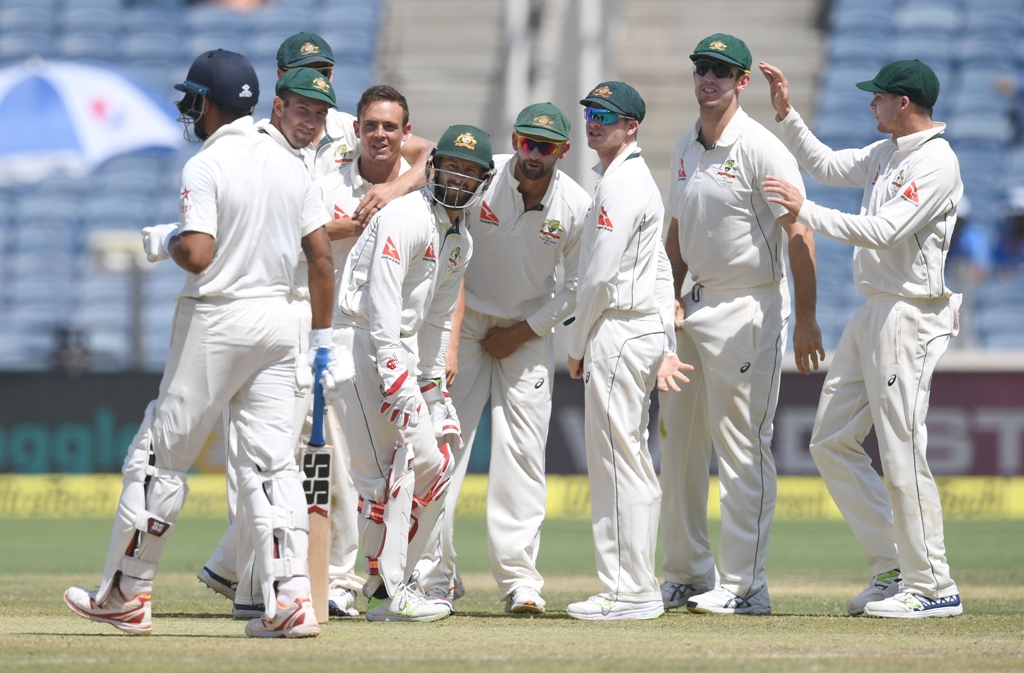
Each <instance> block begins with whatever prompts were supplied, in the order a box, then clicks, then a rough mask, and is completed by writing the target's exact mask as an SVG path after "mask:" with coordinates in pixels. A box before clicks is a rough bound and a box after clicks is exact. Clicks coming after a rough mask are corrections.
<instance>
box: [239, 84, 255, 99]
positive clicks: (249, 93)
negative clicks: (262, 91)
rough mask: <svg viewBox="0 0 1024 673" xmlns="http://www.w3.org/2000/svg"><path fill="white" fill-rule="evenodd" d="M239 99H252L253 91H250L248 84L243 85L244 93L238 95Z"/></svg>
mask: <svg viewBox="0 0 1024 673" xmlns="http://www.w3.org/2000/svg"><path fill="white" fill-rule="evenodd" d="M238 97H239V98H252V91H250V90H249V85H248V84H243V85H242V91H241V92H240V93H239V94H238Z"/></svg>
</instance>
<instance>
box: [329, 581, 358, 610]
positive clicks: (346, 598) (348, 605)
mask: <svg viewBox="0 0 1024 673" xmlns="http://www.w3.org/2000/svg"><path fill="white" fill-rule="evenodd" d="M327 613H328V614H329V615H330V616H331V617H358V616H359V610H358V609H357V608H356V592H354V591H352V590H351V589H346V588H344V587H331V588H330V589H328V591H327Z"/></svg>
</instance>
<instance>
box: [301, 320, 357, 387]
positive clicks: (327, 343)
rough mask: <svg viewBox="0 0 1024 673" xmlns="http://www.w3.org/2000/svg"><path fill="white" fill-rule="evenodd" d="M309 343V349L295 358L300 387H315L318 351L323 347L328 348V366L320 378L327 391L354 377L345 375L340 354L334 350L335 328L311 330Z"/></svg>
mask: <svg viewBox="0 0 1024 673" xmlns="http://www.w3.org/2000/svg"><path fill="white" fill-rule="evenodd" d="M309 343H310V348H309V351H307V352H305V353H301V354H299V357H298V358H296V360H295V382H296V383H297V384H298V385H299V388H312V387H313V383H314V381H313V374H314V371H315V369H316V365H315V361H316V352H317V350H319V349H321V348H326V349H327V367H326V369H324V374H323V377H322V378H321V380H320V383H321V385H323V387H324V391H325V392H326V391H328V390H335V389H337V388H338V386H340V385H341V383H343V382H344V381H347V380H349V379H351V378H352V376H351V375H349V376H347V377H346V376H345V372H344V371H343V369H342V367H341V364H340V363H339V362H338V355H337V353H335V351H334V330H332V329H330V328H326V329H315V330H310V332H309Z"/></svg>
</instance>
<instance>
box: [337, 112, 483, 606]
mask: <svg viewBox="0 0 1024 673" xmlns="http://www.w3.org/2000/svg"><path fill="white" fill-rule="evenodd" d="M493 165H494V164H493V161H492V151H491V140H490V138H489V137H488V136H487V134H486V133H484V132H483V131H481V130H480V129H478V128H475V127H473V126H468V125H459V126H452V127H450V128H449V129H448V130H447V131H445V132H444V134H443V135H442V136H441V138H440V140H439V141H438V143H437V147H436V148H435V150H434V152H433V157H432V159H431V162H430V177H429V178H428V183H427V186H426V187H425V188H423V189H421V190H419V191H418V192H413V193H412V194H408V195H406V196H404V197H402V198H400V199H396V200H395V201H393V202H392V203H390V204H388V205H387V206H386V207H384V208H383V209H381V211H380V212H379V213H377V214H376V215H374V216H373V217H372V218H371V219H370V224H369V226H368V227H367V229H366V230H365V231H364V232H363V233H362V234H361V235H360V237H359V239H358V241H357V242H356V245H355V247H354V248H353V249H352V252H351V253H350V254H349V256H348V259H347V260H346V262H345V268H344V271H343V272H342V281H341V286H342V288H343V290H342V294H341V296H340V297H339V299H338V305H337V309H336V310H335V314H334V326H335V335H336V337H337V338H338V339H339V340H340V343H342V344H344V346H343V347H342V348H340V349H339V351H340V352H341V354H342V356H343V357H347V358H351V359H352V367H353V368H354V371H355V378H354V379H352V380H332V377H331V376H326V377H325V388H326V389H327V391H328V394H329V396H330V398H331V399H332V403H333V404H334V405H335V406H336V408H337V409H338V412H339V415H340V417H341V421H342V429H343V431H344V433H345V441H346V442H347V444H348V446H349V449H350V451H351V460H352V475H353V477H354V479H355V483H356V488H357V489H358V491H359V512H360V515H361V517H360V519H359V523H360V531H359V538H360V546H361V547H362V550H363V554H364V555H365V558H366V571H367V573H368V574H369V579H368V580H367V582H366V584H365V586H364V588H363V593H364V594H365V595H366V597H367V598H368V599H369V603H368V606H367V610H366V618H367V619H368V620H369V621H434V620H437V619H442V618H444V617H447V616H448V615H449V614H450V613H451V610H450V608H449V607H448V606H447V605H445V604H438V603H434V602H431V601H428V600H427V599H426V597H425V596H424V595H423V594H422V593H421V592H420V591H419V590H418V589H417V587H416V584H415V582H412V581H410V580H411V579H412V578H411V575H412V572H413V569H414V566H415V564H416V560H417V559H419V558H420V556H421V555H422V553H423V548H424V540H425V539H426V538H427V537H429V533H430V531H431V530H432V528H433V525H434V523H435V521H436V520H437V517H438V515H439V513H440V511H441V508H442V507H443V505H444V495H445V492H446V490H447V488H448V482H449V480H450V479H451V474H452V468H453V460H452V454H451V451H452V450H451V448H450V444H452V443H456V444H457V443H458V442H459V441H460V437H461V430H460V429H459V423H458V416H457V414H456V413H455V408H454V406H453V405H452V404H451V400H450V398H449V397H448V394H447V391H446V390H445V378H444V376H445V359H446V355H447V349H448V342H449V338H450V331H451V313H452V310H453V309H454V307H455V303H456V301H457V299H458V296H459V288H460V285H461V281H462V276H463V274H464V273H465V269H466V264H467V263H468V262H469V259H470V258H471V256H472V252H473V246H472V239H471V238H470V235H469V231H468V229H467V227H466V220H467V211H468V210H469V209H470V208H472V207H473V206H474V205H475V203H476V202H477V201H478V200H479V198H480V196H481V194H482V192H483V191H484V190H485V189H486V187H487V183H488V182H489V180H490V177H491V175H492V172H493ZM412 337H415V338H416V348H415V349H414V348H411V347H410V345H409V344H408V343H407V340H408V339H410V338H412ZM417 351H418V353H417ZM439 440H440V441H439ZM421 528H422V530H420V529H421ZM417 533H418V534H417ZM410 543H411V544H410Z"/></svg>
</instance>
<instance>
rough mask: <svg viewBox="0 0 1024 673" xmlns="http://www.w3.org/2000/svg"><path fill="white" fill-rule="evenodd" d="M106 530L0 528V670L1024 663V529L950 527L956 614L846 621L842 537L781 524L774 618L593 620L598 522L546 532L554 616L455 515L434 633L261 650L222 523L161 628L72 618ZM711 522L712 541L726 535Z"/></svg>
mask: <svg viewBox="0 0 1024 673" xmlns="http://www.w3.org/2000/svg"><path fill="white" fill-rule="evenodd" d="M109 528H110V522H109V521H95V520H72V521H55V520H54V521H51V520H0V541H2V543H0V545H2V546H0V549H2V551H0V670H3V671H51V670H53V671H56V670H66V669H69V668H71V669H74V670H75V671H76V672H77V671H80V670H81V671H102V670H127V669H128V668H129V667H130V668H131V669H133V670H140V671H144V672H145V673H150V672H156V671H181V670H182V669H187V670H188V671H189V673H192V672H193V671H206V670H216V671H244V672H246V673H252V672H255V671H284V670H290V669H294V668H296V667H297V668H298V670H301V671H309V670H313V669H316V670H321V669H322V670H346V671H352V670H370V671H383V670H393V669H396V667H397V670H400V671H405V670H410V671H445V672H452V671H477V670H481V669H483V670H488V671H490V670H494V671H513V670H516V671H521V670H531V669H537V670H559V671H561V670H566V671H576V670H579V671H644V672H647V671H662V670H666V671H667V670H672V671H680V670H682V671H718V672H720V671H723V670H737V669H743V670H744V671H755V672H760V671H787V672H788V671H851V672H854V671H856V672H857V673H863V672H864V671H866V670H869V671H887V670H892V671H900V672H901V673H907V672H914V671H928V672H929V673H934V672H936V671H938V672H946V671H949V672H953V671H975V670H977V671H1019V670H1021V667H1022V664H1024V646H1022V642H1024V638H1022V631H1024V544H1022V542H1021V541H1022V540H1024V522H1008V521H979V522H949V523H947V526H946V546H947V550H948V556H949V559H950V562H951V565H952V567H953V572H954V577H955V578H956V579H957V581H958V583H959V584H960V587H961V594H962V597H963V599H964V602H965V612H964V615H962V616H961V617H957V618H955V619H941V620H876V619H865V618H860V619H852V618H849V617H846V616H845V611H844V606H845V603H846V601H847V600H848V599H849V598H850V597H851V596H852V595H853V594H855V593H856V592H858V591H859V590H860V588H861V587H862V586H863V584H864V582H865V581H866V580H867V572H868V571H867V569H866V566H865V562H864V560H863V557H862V555H861V553H860V551H859V549H858V548H857V546H856V544H855V542H854V540H853V537H852V535H851V534H850V532H849V529H848V528H847V527H846V525H845V524H843V523H835V522H781V521H780V522H777V523H776V524H775V525H774V527H773V531H772V547H771V550H770V553H769V561H768V573H769V583H770V588H771V592H772V608H773V611H774V612H775V614H773V615H772V616H771V617H764V618H758V617H732V616H697V615H691V614H688V613H685V612H684V613H678V612H675V611H673V612H671V613H669V614H668V615H666V616H665V617H664V618H662V619H659V620H654V621H651V622H633V623H623V622H613V623H585V622H578V621H575V620H572V619H570V618H568V616H567V615H566V614H565V607H566V605H568V603H570V602H572V601H575V600H579V599H581V598H584V597H586V596H588V595H590V594H591V593H594V592H595V591H597V590H598V589H599V585H598V582H597V578H596V575H595V572H594V558H593V544H592V541H591V537H590V526H589V523H587V522H581V521H549V522H547V523H546V524H545V530H544V537H543V544H542V551H541V558H540V567H541V570H542V572H544V574H545V577H546V580H547V584H546V588H545V596H546V598H547V600H548V608H549V609H548V613H547V614H545V615H542V616H538V617H535V618H532V619H531V618H522V617H511V616H508V615H505V614H504V612H503V611H502V605H501V603H500V602H499V600H498V598H499V597H498V595H497V591H496V589H495V587H494V583H493V580H492V579H491V578H490V573H489V565H488V560H487V549H486V541H485V540H486V538H485V535H484V525H483V522H482V521H480V520H476V519H460V520H459V521H458V524H457V528H456V546H457V548H458V549H459V552H460V556H459V565H460V568H462V569H463V570H464V571H465V572H466V573H467V574H466V581H467V587H468V593H467V595H466V597H465V598H464V599H462V600H460V601H459V602H458V603H457V608H458V613H457V614H456V615H455V616H453V617H451V618H449V619H446V620H443V621H441V622H438V623H435V624H394V625H382V624H369V623H367V622H366V621H365V620H363V619H348V620H339V619H332V620H331V622H330V623H329V624H328V625H326V626H325V627H324V629H323V633H322V634H321V636H320V637H319V638H317V639H313V640H306V641H295V642H276V641H275V642H265V641H252V640H250V639H246V638H245V637H244V635H243V628H242V624H241V623H239V622H235V621H233V620H231V619H230V616H229V612H228V603H227V601H225V600H224V599H223V598H221V597H219V596H217V595H216V594H214V593H213V592H211V591H209V590H207V589H205V588H203V587H202V586H201V585H200V584H199V583H198V582H197V581H196V580H195V576H194V574H195V571H196V570H197V569H198V568H200V567H201V566H202V563H203V561H204V560H205V559H206V557H207V555H208V554H209V552H210V551H211V550H212V549H213V547H214V545H216V543H217V540H218V539H219V537H220V534H221V533H222V532H223V530H222V528H223V526H222V524H221V523H220V522H216V521H206V520H182V521H180V522H179V525H178V528H177V530H176V532H175V534H174V536H173V537H172V538H171V540H170V541H169V542H168V545H167V550H166V552H165V555H164V559H163V563H162V565H161V575H160V577H159V578H158V580H157V586H156V590H155V592H154V634H153V636H151V637H149V638H132V637H128V636H125V635H122V634H120V633H118V632H116V631H115V630H114V629H112V628H110V627H109V626H105V625H102V624H94V623H91V622H87V621H85V620H82V619H81V618H79V617H77V616H75V615H74V614H72V613H71V612H70V610H68V609H67V607H66V606H64V605H63V601H62V599H61V594H62V592H63V590H64V589H65V588H66V587H67V586H70V585H71V584H81V585H85V586H94V585H95V584H96V583H97V582H98V580H99V573H100V569H101V567H102V564H103V557H104V554H105V551H106V544H107V535H108V534H109ZM717 534H718V531H717V527H714V528H713V529H712V537H713V538H717Z"/></svg>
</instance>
